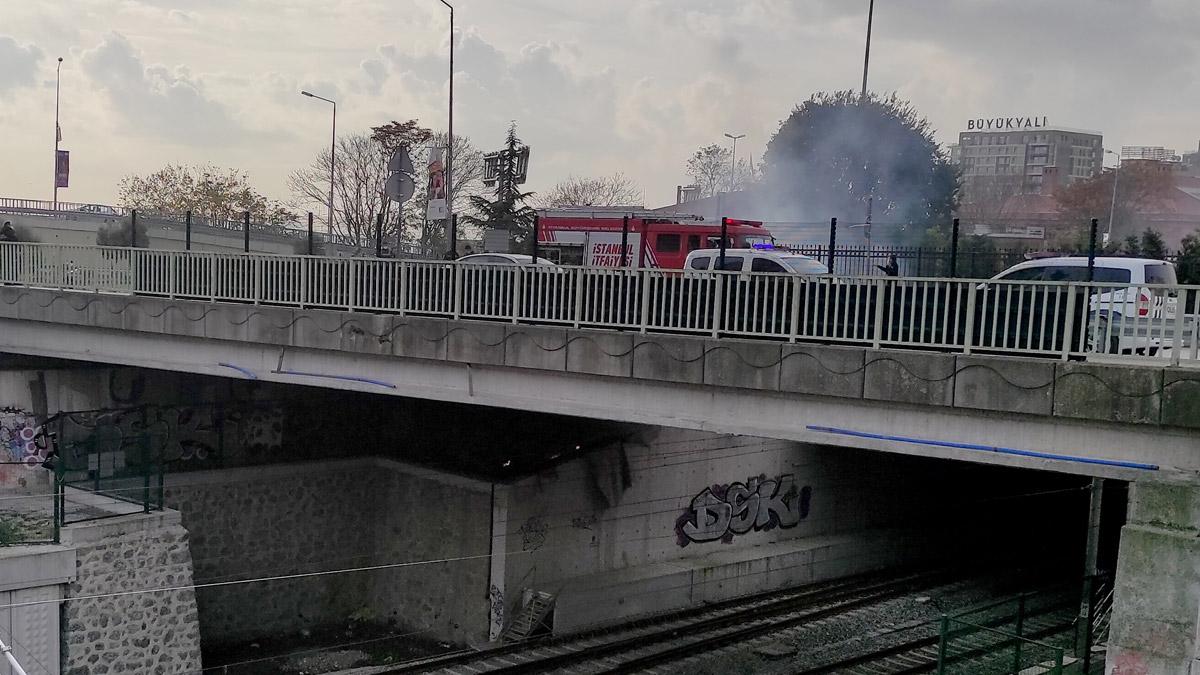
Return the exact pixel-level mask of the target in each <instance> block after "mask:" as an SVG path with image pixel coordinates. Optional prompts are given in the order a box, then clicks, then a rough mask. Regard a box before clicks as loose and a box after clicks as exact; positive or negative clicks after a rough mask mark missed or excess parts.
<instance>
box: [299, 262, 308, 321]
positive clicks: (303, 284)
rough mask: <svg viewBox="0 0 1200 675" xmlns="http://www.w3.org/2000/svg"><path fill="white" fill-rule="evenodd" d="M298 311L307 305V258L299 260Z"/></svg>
mask: <svg viewBox="0 0 1200 675" xmlns="http://www.w3.org/2000/svg"><path fill="white" fill-rule="evenodd" d="M298 299H299V301H300V309H304V306H305V305H306V304H308V258H301V259H300V297H299V298H298Z"/></svg>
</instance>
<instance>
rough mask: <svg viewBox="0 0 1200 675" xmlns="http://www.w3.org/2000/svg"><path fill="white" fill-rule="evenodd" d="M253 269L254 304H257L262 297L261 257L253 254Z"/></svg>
mask: <svg viewBox="0 0 1200 675" xmlns="http://www.w3.org/2000/svg"><path fill="white" fill-rule="evenodd" d="M252 261H253V263H254V264H253V267H252V269H253V270H254V304H256V305H257V304H258V303H259V301H260V300H261V299H262V258H259V257H258V256H255V257H254V258H253V259H252Z"/></svg>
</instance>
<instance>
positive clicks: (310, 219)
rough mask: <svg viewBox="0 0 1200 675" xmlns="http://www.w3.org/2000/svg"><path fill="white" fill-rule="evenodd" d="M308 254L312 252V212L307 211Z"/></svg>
mask: <svg viewBox="0 0 1200 675" xmlns="http://www.w3.org/2000/svg"><path fill="white" fill-rule="evenodd" d="M308 254H309V255H312V254H313V214H312V211H309V212H308Z"/></svg>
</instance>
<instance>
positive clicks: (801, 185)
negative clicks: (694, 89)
mask: <svg viewBox="0 0 1200 675" xmlns="http://www.w3.org/2000/svg"><path fill="white" fill-rule="evenodd" d="M763 159H764V170H763V173H764V186H765V188H766V192H767V194H768V195H769V197H770V198H772V199H773V201H774V202H775V204H774V206H775V209H776V211H777V213H778V217H780V218H784V219H791V220H803V221H822V222H824V221H827V220H828V219H829V218H831V217H837V218H838V219H839V220H840V221H842V222H844V223H847V224H850V223H862V222H864V220H865V219H866V215H867V213H868V209H870V212H871V215H872V222H874V223H879V224H880V225H879V226H877V227H876V228H875V230H876V233H877V234H875V235H874V237H875V238H876V240H878V241H888V240H891V241H892V242H897V243H898V241H900V240H904V239H909V240H910V241H911V240H913V239H919V238H920V237H921V233H923V232H924V231H925V230H926V229H927V228H930V227H934V226H936V228H937V233H938V234H941V235H944V234H945V231H948V229H949V223H950V219H951V214H952V212H953V211H954V208H955V206H956V205H957V200H958V191H959V174H958V170H957V169H956V168H955V167H954V166H953V165H952V164H951V163H950V160H949V157H948V156H947V155H946V154H945V153H944V152H943V150H942V149H941V147H940V146H939V145H938V143H937V142H936V141H935V140H934V138H933V129H932V127H930V125H929V122H928V120H926V119H925V118H924V117H922V116H921V115H920V114H919V113H918V112H917V110H916V108H914V107H913V105H912V104H911V103H909V102H907V101H904V100H902V99H900V98H898V97H897V96H895V95H894V94H893V95H891V96H888V97H880V96H878V95H876V94H868V95H867V96H865V97H864V96H861V95H859V94H858V93H857V92H852V91H839V92H833V93H818V94H814V95H813V96H812V97H811V98H809V99H808V100H807V101H805V102H804V103H803V104H801V105H799V106H797V107H796V108H795V109H794V110H793V111H792V113H791V115H790V116H789V117H788V118H787V119H786V120H784V122H783V124H782V125H781V126H780V127H779V131H778V132H776V133H775V135H774V136H772V138H771V140H770V142H769V143H768V144H767V150H766V154H765V155H764V158H763Z"/></svg>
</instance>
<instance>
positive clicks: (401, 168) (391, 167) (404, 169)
mask: <svg viewBox="0 0 1200 675" xmlns="http://www.w3.org/2000/svg"><path fill="white" fill-rule="evenodd" d="M388 171H389V172H391V173H407V174H413V173H416V170H415V169H413V162H412V158H411V157H409V156H408V147H407V146H400V147H399V148H396V152H394V153H392V158H391V159H390V160H388Z"/></svg>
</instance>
